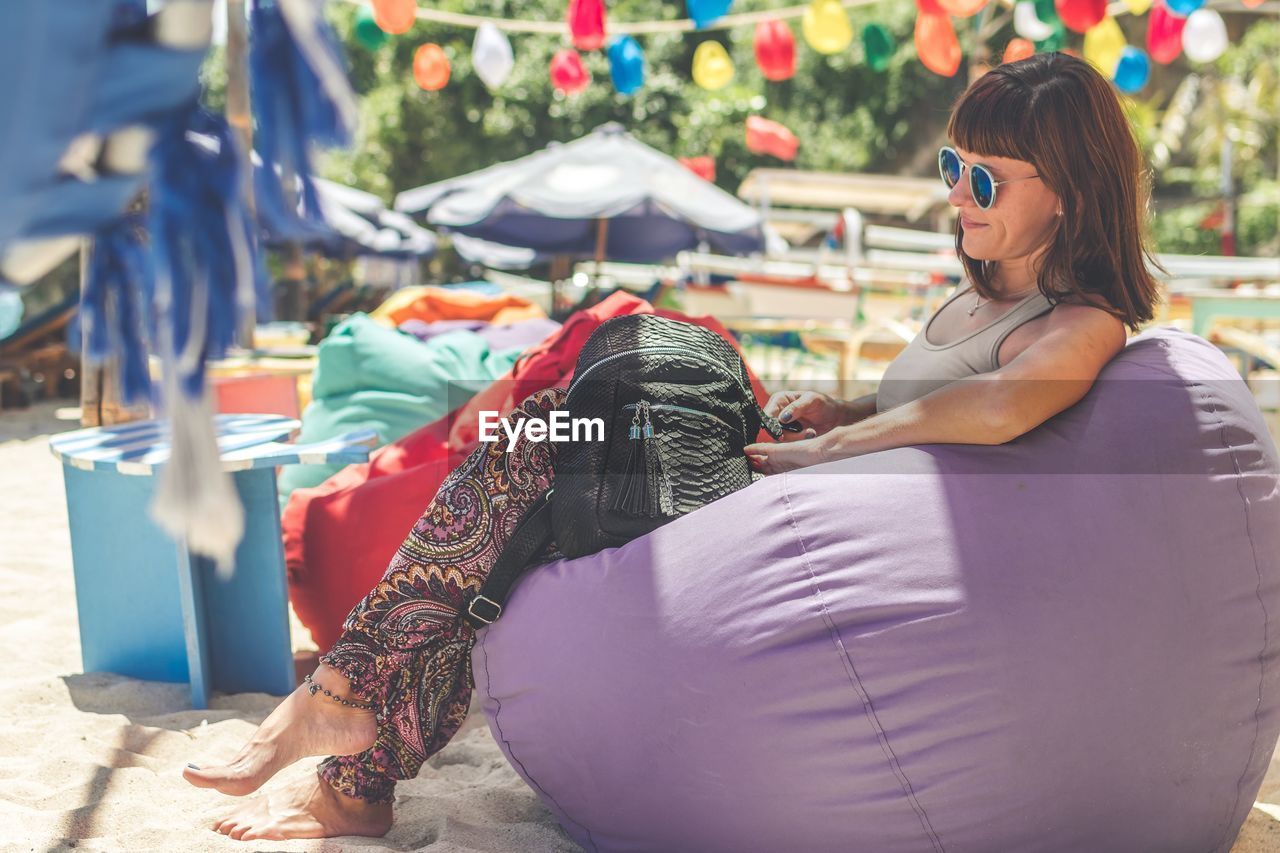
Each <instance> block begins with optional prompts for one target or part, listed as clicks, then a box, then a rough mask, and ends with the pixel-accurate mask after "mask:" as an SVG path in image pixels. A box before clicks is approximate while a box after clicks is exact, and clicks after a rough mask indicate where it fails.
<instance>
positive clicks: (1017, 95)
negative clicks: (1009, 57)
mask: <svg viewBox="0 0 1280 853" xmlns="http://www.w3.org/2000/svg"><path fill="white" fill-rule="evenodd" d="M1030 112H1031V92H1030V91H1029V90H1028V89H1027V87H1026V86H1024V85H1023V84H1021V83H1020V82H1019V81H1017V80H1015V79H1013V78H1011V77H1007V76H1005V75H1004V74H1000V73H998V69H997V70H995V71H991V72H988V73H987V74H986V75H984V76H983V77H982V78H981V79H979V80H978V81H977V82H975V83H974V84H973V85H972V86H970V87H969V89H968V90H967V91H966V92H965V93H964V94H963V95H961V96H960V100H959V101H958V102H957V103H956V106H955V109H954V110H952V112H951V119H950V121H949V122H948V123H947V135H948V136H949V137H951V142H952V144H954V145H955V146H956V147H958V148H962V149H964V150H965V151H968V152H970V153H971V154H978V155H981V156H983V157H1008V158H1009V159H1011V160H1025V161H1027V162H1034V159H1033V151H1032V148H1033V142H1032V138H1031V137H1032V134H1028V133H1027V132H1026V126H1027V119H1028V116H1029V114H1030Z"/></svg>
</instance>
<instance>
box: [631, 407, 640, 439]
mask: <svg viewBox="0 0 1280 853" xmlns="http://www.w3.org/2000/svg"><path fill="white" fill-rule="evenodd" d="M639 438H640V407H639V406H636V413H635V414H634V415H632V416H631V440H632V441H637V440H639Z"/></svg>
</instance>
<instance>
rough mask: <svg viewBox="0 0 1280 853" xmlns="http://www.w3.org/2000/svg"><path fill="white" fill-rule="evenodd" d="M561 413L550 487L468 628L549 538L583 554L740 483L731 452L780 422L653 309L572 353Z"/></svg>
mask: <svg viewBox="0 0 1280 853" xmlns="http://www.w3.org/2000/svg"><path fill="white" fill-rule="evenodd" d="M573 377H574V378H573V381H572V382H571V383H570V385H569V391H568V394H567V396H566V398H565V402H564V406H563V407H562V410H566V411H567V414H568V417H569V419H570V420H571V421H574V422H577V423H576V424H574V426H573V427H571V428H569V430H568V431H569V435H570V440H568V441H564V442H562V443H560V444H559V445H558V446H557V448H556V456H555V460H556V461H555V484H554V486H553V488H552V489H551V490H550V491H549V492H548V493H547V494H546V495H543V496H541V497H540V498H539V499H538V501H536V502H535V503H534V504H533V505H532V506H531V507H530V509H529V512H528V513H527V514H526V515H525V517H524V518H523V519H522V520H521V522H520V524H519V525H518V526H517V527H516V530H515V531H514V532H513V534H512V537H511V541H510V542H509V543H508V544H507V547H506V548H505V549H504V550H503V552H502V555H501V556H500V557H499V558H498V561H497V563H496V564H495V565H494V568H493V570H492V571H491V572H490V574H489V578H488V579H487V580H486V581H485V584H484V586H483V587H482V588H481V590H480V594H479V595H477V596H476V598H475V599H473V600H472V602H471V605H470V606H469V607H468V610H467V614H468V618H469V620H470V622H471V624H472V625H473V626H475V627H477V628H479V627H481V626H483V625H488V624H490V623H492V622H493V621H494V620H496V619H497V618H498V616H499V615H500V614H501V613H502V605H503V603H504V602H505V601H506V596H507V593H508V592H509V591H510V589H511V586H512V585H513V584H514V583H515V580H516V578H517V577H518V576H519V575H520V573H521V572H522V571H524V569H526V568H527V567H528V565H529V562H530V560H531V559H533V557H534V556H535V555H537V554H539V553H541V552H542V551H543V550H545V549H546V548H547V546H548V545H549V544H550V543H551V542H552V541H554V542H555V543H556V546H557V547H558V548H559V550H560V552H561V553H562V554H564V555H565V556H566V557H581V556H585V555H587V554H594V553H596V552H597V551H601V550H603V549H605V548H613V547H617V546H619V545H623V544H625V543H626V542H629V541H631V540H632V539H635V538H636V537H637V536H642V535H644V534H645V533H648V532H649V531H651V530H654V529H656V528H658V527H661V526H662V525H664V524H666V523H667V522H669V521H671V520H672V519H674V518H678V517H679V516H681V515H684V514H685V513H688V512H692V511H693V510H695V509H697V508H698V507H700V506H704V505H706V504H708V503H710V502H711V501H714V500H716V499H717V498H721V497H723V496H725V495H727V494H729V493H731V492H735V491H737V490H738V489H741V488H744V487H746V486H749V485H751V482H752V479H753V477H752V471H751V468H750V466H749V465H748V463H747V458H746V456H744V455H743V452H742V449H743V447H745V446H746V445H748V444H750V443H752V442H753V441H755V439H756V435H757V434H758V433H759V431H760V429H761V427H763V428H764V429H766V430H768V431H769V433H770V434H771V435H773V437H774V438H777V437H779V436H781V435H782V432H783V430H786V429H790V430H794V429H799V428H800V425H799V424H798V423H796V424H786V425H783V424H780V423H779V422H778V421H777V420H776V419H775V418H773V417H771V416H770V415H768V414H766V413H765V412H764V410H763V409H761V408H760V406H759V405H758V404H757V402H756V398H755V394H754V393H753V392H752V390H751V382H750V379H749V378H748V376H747V370H746V367H745V365H744V364H743V363H742V357H741V356H739V355H738V352H737V350H735V349H734V348H733V346H732V345H731V344H729V342H728V341H726V340H725V339H724V338H722V337H720V336H719V335H717V334H716V333H715V332H712V331H710V330H709V329H706V328H703V327H702V326H697V325H694V324H692V323H682V322H679V321H677V320H668V319H666V318H665V317H659V316H657V315H654V314H629V315H624V316H621V317H615V318H613V319H611V320H607V321H605V322H604V323H602V324H601V325H600V327H599V328H597V329H596V330H595V332H593V333H592V334H591V336H590V337H589V338H587V341H586V343H585V344H583V347H582V352H581V354H580V355H579V356H578V362H577V366H576V367H575V369H574V374H573Z"/></svg>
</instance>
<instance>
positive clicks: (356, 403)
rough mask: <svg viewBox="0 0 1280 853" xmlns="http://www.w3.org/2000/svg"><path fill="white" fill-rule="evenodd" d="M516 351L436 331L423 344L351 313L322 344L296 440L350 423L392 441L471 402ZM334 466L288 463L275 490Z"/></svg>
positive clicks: (319, 478)
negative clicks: (496, 347)
mask: <svg viewBox="0 0 1280 853" xmlns="http://www.w3.org/2000/svg"><path fill="white" fill-rule="evenodd" d="M520 352H521V349H520V348H515V349H508V350H500V351H496V352H495V351H493V350H490V349H489V345H488V344H487V343H486V342H485V340H484V339H483V338H482V337H480V336H479V335H477V334H475V333H474V332H468V331H458V332H450V333H448V334H444V335H439V336H437V337H434V338H431V339H430V340H428V341H426V342H425V343H424V342H422V341H419V340H418V339H417V338H415V337H413V336H411V335H407V334H404V333H402V332H398V331H396V330H395V329H389V328H387V327H386V326H383V325H382V324H380V323H377V322H375V321H373V320H371V319H370V318H369V317H368V316H366V315H364V314H355V315H353V316H351V317H349V318H348V319H346V320H344V321H343V322H342V323H341V324H339V325H338V326H337V327H335V328H334V330H333V332H332V333H330V335H329V336H328V337H327V338H325V339H324V340H323V341H321V343H320V347H319V358H318V363H317V365H316V372H315V376H314V377H313V379H312V385H311V403H310V404H309V405H308V406H307V408H306V411H304V412H303V413H302V432H301V434H300V435H299V437H298V440H299V441H319V440H322V439H326V438H333V437H335V436H338V435H341V434H342V433H344V432H349V431H350V430H353V429H361V428H369V429H373V430H375V431H376V432H377V433H378V438H379V442H380V444H386V443H388V442H392V441H395V440H396V439H398V438H401V437H402V436H405V435H408V434H409V433H410V432H413V431H414V430H415V429H417V428H419V427H421V426H423V425H425V424H429V423H431V422H432V421H435V420H439V419H440V418H442V417H444V416H445V415H447V414H448V413H449V412H451V411H453V410H454V409H456V408H458V407H459V406H461V405H462V404H463V403H465V402H467V401H468V400H470V399H471V398H472V397H473V396H474V395H475V394H476V392H478V391H480V390H481V389H482V388H484V387H485V386H486V385H488V384H489V383H491V382H492V381H493V380H494V379H497V378H498V377H499V376H502V375H503V374H505V373H506V372H507V371H508V370H510V369H511V367H512V365H513V364H515V360H516V357H517V356H518V355H519V354H520ZM339 467H340V466H337V465H288V466H285V468H284V469H282V470H281V472H280V479H279V483H280V496H281V500H282V501H283V500H285V499H286V498H287V497H288V496H289V494H290V493H291V492H292V491H293V490H294V489H297V488H302V487H309V486H316V485H319V484H320V483H322V482H324V481H325V480H326V479H328V478H329V477H330V476H331V475H332V474H334V473H335V472H336V471H337V470H338V469H339Z"/></svg>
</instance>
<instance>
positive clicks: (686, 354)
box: [564, 347, 782, 438]
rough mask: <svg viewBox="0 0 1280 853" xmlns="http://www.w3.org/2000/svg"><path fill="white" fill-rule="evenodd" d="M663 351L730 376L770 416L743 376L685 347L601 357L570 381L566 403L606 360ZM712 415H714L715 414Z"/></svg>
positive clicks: (763, 413) (760, 411)
mask: <svg viewBox="0 0 1280 853" xmlns="http://www.w3.org/2000/svg"><path fill="white" fill-rule="evenodd" d="M662 352H665V353H672V354H674V355H680V356H684V357H685V358H687V359H690V360H692V361H697V362H701V363H702V364H705V365H706V366H708V367H710V368H712V369H713V370H715V371H716V372H718V373H720V374H721V375H723V376H728V377H729V378H730V379H732V380H733V382H734V384H735V385H737V386H738V390H740V391H742V392H744V393H745V394H746V397H747V399H748V400H750V401H751V405H752V406H754V407H755V409H756V412H757V413H759V415H760V416H761V419H762V422H765V421H764V419H765V418H768V417H769V416H768V415H767V414H766V413H765V410H764V407H763V406H761V405H760V404H759V403H758V402H756V395H755V392H754V391H753V390H752V389H751V388H750V386H746V387H744V386H743V384H742V377H741V376H734V375H732V374H731V373H730V372H729V371H728V370H726V369H725V368H724V367H723V366H722V365H720V364H718V363H717V362H714V361H711V360H710V359H706V358H700V357H698V356H696V355H692V354H691V353H690V352H689V351H688V350H686V349H683V348H681V347H636V348H635V349H631V350H627V351H626V352H615V353H614V354H613V355H606V356H605V357H604V358H602V359H600V360H599V361H597V362H595V363H594V364H592V365H591V366H589V367H588V368H587V369H586V370H584V371H582V373H580V374H578V375H577V376H575V377H573V381H572V382H570V383H569V390H568V391H566V392H565V397H564V402H565V405H566V406H567V405H568V404H569V400H570V399H571V398H572V397H573V389H575V388H577V387H578V383H579V382H581V381H582V380H584V379H586V378H587V377H588V376H589V375H590V374H591V371H593V370H595V369H596V368H597V367H599V366H600V365H602V364H604V363H605V362H609V361H613V360H614V359H615V358H623V357H624V356H629V355H635V354H637V353H662ZM695 411H696V410H695ZM702 414H706V412H703V413H702ZM712 417H714V415H713V416H712ZM766 429H768V427H766ZM768 432H769V433H770V434H771V435H773V437H774V438H778V437H779V436H780V435H781V434H782V433H781V432H780V431H779V432H776V433H775V432H774V430H772V429H768Z"/></svg>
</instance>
